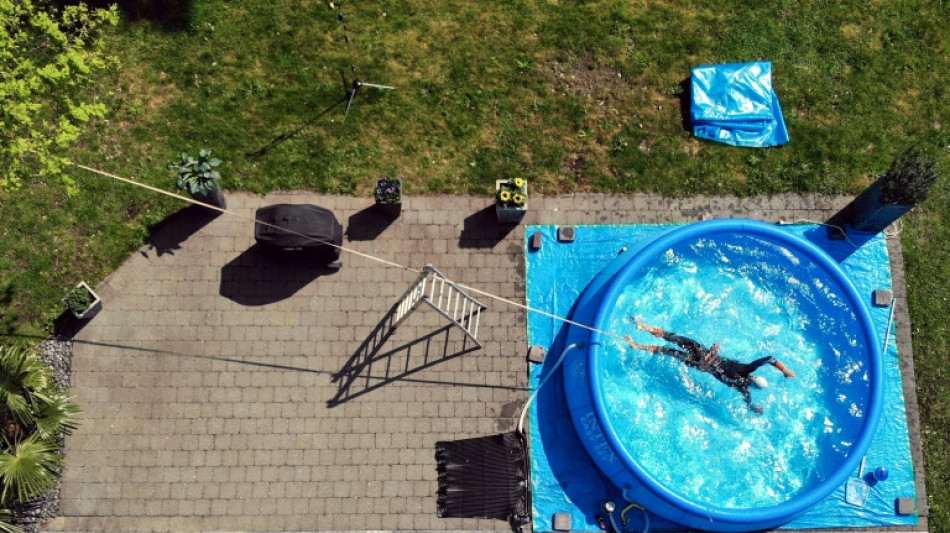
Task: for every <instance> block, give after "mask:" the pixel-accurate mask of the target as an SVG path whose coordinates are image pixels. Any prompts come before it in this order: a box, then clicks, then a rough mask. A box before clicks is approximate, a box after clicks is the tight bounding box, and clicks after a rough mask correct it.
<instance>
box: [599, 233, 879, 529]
mask: <svg viewBox="0 0 950 533" xmlns="http://www.w3.org/2000/svg"><path fill="white" fill-rule="evenodd" d="M726 232H733V233H735V232H738V233H743V234H751V235H755V236H759V237H762V238H765V240H767V241H769V242H773V243H777V244H779V245H783V246H786V247H787V248H790V249H792V250H793V251H796V252H800V253H802V254H804V255H807V256H808V259H810V260H812V261H813V262H814V263H816V264H817V265H818V266H819V267H820V268H821V269H822V270H823V271H824V272H826V273H827V274H828V276H829V277H830V278H832V280H833V281H834V282H836V283H837V284H838V286H839V287H840V288H841V290H842V291H843V292H844V294H842V295H840V296H841V297H842V299H844V300H846V301H847V303H848V304H849V305H850V307H851V309H852V311H853V312H854V313H855V315H856V318H857V322H858V324H859V328H860V330H859V329H858V328H855V331H861V332H862V333H863V334H864V338H865V340H866V341H867V342H866V344H867V348H868V353H869V357H868V361H867V363H868V367H867V372H868V375H869V376H870V383H869V392H868V402H867V409H866V411H865V417H864V424H863V427H861V428H860V430H859V433H858V436H857V439H856V440H855V442H854V444H853V445H852V448H851V453H849V455H848V457H847V458H846V459H845V460H844V462H842V463H841V464H839V465H838V467H837V468H836V469H834V470H833V472H832V474H831V475H830V476H829V477H828V478H826V479H825V480H824V481H822V482H820V483H818V484H816V485H814V486H812V487H810V488H808V489H806V490H804V491H802V492H798V493H796V494H795V495H794V496H793V497H792V498H791V499H789V500H787V501H785V502H782V503H779V504H775V505H770V506H765V507H752V508H729V507H721V506H717V505H713V504H708V503H701V502H697V501H694V500H692V499H688V498H686V497H684V496H683V495H681V494H677V493H675V492H673V491H672V490H670V489H669V488H667V487H666V486H665V485H664V484H662V483H660V482H658V481H656V479H654V477H653V475H652V474H650V472H649V471H648V470H647V469H645V468H643V467H642V466H641V465H640V464H639V463H638V462H637V461H636V460H634V459H633V458H632V457H630V454H629V453H627V451H626V448H625V447H624V445H623V444H622V442H621V441H620V439H619V438H618V436H617V433H616V431H615V430H614V428H613V424H612V423H611V422H610V420H609V418H608V415H607V411H606V408H605V402H604V391H603V390H602V388H601V386H600V380H599V376H600V375H601V371H602V366H601V362H602V360H603V359H604V358H603V357H601V354H602V353H603V351H604V347H605V346H607V345H608V344H609V343H608V342H607V341H608V339H606V338H605V337H606V335H605V334H604V333H602V332H604V331H607V330H608V324H607V321H608V320H609V318H610V316H611V315H612V313H613V305H612V304H613V303H615V302H616V301H617V300H618V298H619V296H620V293H621V292H622V291H623V289H624V288H625V287H626V286H627V285H628V282H629V281H630V278H631V277H632V276H634V275H635V274H637V273H639V271H640V270H641V269H642V268H643V267H644V266H645V265H646V263H647V262H648V261H650V260H652V259H654V258H655V257H657V256H658V255H659V254H660V253H662V252H664V251H666V250H667V249H669V248H671V247H672V246H673V245H676V244H679V243H682V242H684V241H693V240H695V239H696V238H698V237H710V236H713V235H715V234H721V233H726ZM796 255H798V256H799V257H801V255H800V254H799V253H796ZM592 326H593V330H592V331H591V332H590V337H589V341H590V344H589V349H588V353H587V364H588V368H589V369H590V372H588V374H587V380H588V386H589V389H590V400H591V402H592V407H593V409H592V411H593V412H594V414H595V416H596V417H597V420H598V423H599V424H600V428H601V431H602V433H603V435H604V437H605V438H606V439H607V441H608V443H609V445H610V447H611V448H612V449H613V451H614V455H615V456H616V457H617V458H618V459H619V460H620V461H621V463H622V464H623V466H624V468H625V469H626V470H627V472H628V473H630V474H632V476H633V477H634V478H636V479H637V481H638V482H640V483H642V484H643V485H644V486H645V488H646V489H647V490H648V491H649V492H651V493H652V494H653V495H654V496H656V497H657V498H659V499H661V500H663V501H664V503H665V504H667V505H669V506H671V507H674V508H676V509H678V510H681V511H683V512H685V513H688V514H690V515H693V516H702V517H705V518H708V519H710V520H712V521H717V522H721V523H726V524H780V523H783V522H785V521H789V520H791V519H792V518H794V517H795V516H797V515H798V514H801V513H802V512H804V511H806V510H807V509H809V508H811V507H812V506H814V505H815V504H817V503H818V502H819V501H821V500H822V499H824V498H826V497H827V496H828V495H829V494H831V493H832V492H833V491H834V490H836V489H837V488H838V487H840V486H841V485H843V484H844V483H845V482H846V481H847V480H848V478H850V477H851V475H852V473H853V472H854V471H855V470H856V469H857V468H858V464H859V462H860V461H861V458H862V457H863V456H864V454H865V453H867V449H868V448H869V447H870V445H871V441H872V440H873V438H874V435H875V433H876V431H877V426H878V422H879V419H880V414H881V410H882V408H883V396H884V389H883V387H884V383H883V361H882V355H881V346H880V342H879V340H878V337H877V333H876V331H875V330H874V326H873V321H872V320H871V316H870V313H869V311H868V309H867V306H866V304H865V303H864V300H863V299H862V298H861V297H860V295H859V294H858V292H857V289H855V287H854V284H853V283H852V282H851V280H850V279H848V277H847V275H846V274H844V272H843V271H842V270H841V267H840V266H839V265H838V264H837V262H835V261H834V260H833V259H832V258H831V257H830V256H829V255H828V254H827V253H826V252H825V251H823V250H821V249H820V248H819V247H817V246H816V245H815V244H813V243H811V242H809V241H807V240H806V239H804V238H801V237H799V236H797V235H794V234H791V233H789V232H787V231H783V230H782V229H780V228H779V227H776V226H774V225H771V224H768V223H764V222H758V221H752V220H745V219H724V220H713V221H706V222H698V223H694V224H689V225H687V226H683V227H679V228H674V229H671V230H668V231H666V232H664V233H662V234H660V235H659V236H657V237H654V238H653V240H651V241H650V242H648V243H646V244H645V245H643V246H642V247H641V248H639V249H638V250H636V251H635V253H634V255H633V256H632V257H631V258H630V259H629V260H628V261H627V263H626V264H624V265H623V266H622V267H621V268H620V269H619V270H618V271H617V272H616V274H614V276H613V277H612V278H611V279H610V280H609V281H608V282H607V286H606V289H605V292H604V293H603V294H602V296H601V299H600V302H599V307H598V309H597V313H596V315H595V319H594V322H593V324H592ZM686 525H689V524H686Z"/></svg>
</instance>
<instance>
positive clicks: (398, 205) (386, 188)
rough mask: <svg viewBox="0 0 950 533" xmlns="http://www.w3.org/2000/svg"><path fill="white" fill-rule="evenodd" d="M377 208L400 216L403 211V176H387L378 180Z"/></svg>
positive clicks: (375, 194)
mask: <svg viewBox="0 0 950 533" xmlns="http://www.w3.org/2000/svg"><path fill="white" fill-rule="evenodd" d="M374 196H375V197H376V209H377V210H379V211H380V212H382V213H384V214H386V215H388V216H391V217H398V216H399V213H400V212H401V211H402V178H387V177H385V176H383V177H381V178H379V179H378V180H376V190H375V193H374Z"/></svg>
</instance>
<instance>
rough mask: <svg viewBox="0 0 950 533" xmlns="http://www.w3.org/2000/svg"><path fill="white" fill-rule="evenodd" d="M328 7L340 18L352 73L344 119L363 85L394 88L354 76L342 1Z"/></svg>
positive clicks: (375, 87)
mask: <svg viewBox="0 0 950 533" xmlns="http://www.w3.org/2000/svg"><path fill="white" fill-rule="evenodd" d="M330 9H333V10H336V11H337V18H339V19H340V23H341V24H342V25H343V40H344V41H345V42H346V48H347V52H349V56H350V72H351V73H352V74H353V81H352V83H350V84H349V86H350V88H349V89H348V90H347V94H348V96H349V100H348V101H347V102H346V110H345V111H343V120H344V121H345V120H346V116H347V115H349V114H350V107H351V106H352V105H353V100H354V99H356V95H358V94H359V93H360V89H362V88H363V87H372V88H374V89H390V90H391V89H395V87H392V86H390V85H380V84H378V83H369V82H365V81H362V80H360V79H359V78H357V77H356V64H355V63H354V62H353V50H352V48H351V47H350V35H349V28H348V27H347V25H346V17H345V16H344V15H343V2H330ZM343 83H344V86H346V85H347V83H346V76H344V77H343Z"/></svg>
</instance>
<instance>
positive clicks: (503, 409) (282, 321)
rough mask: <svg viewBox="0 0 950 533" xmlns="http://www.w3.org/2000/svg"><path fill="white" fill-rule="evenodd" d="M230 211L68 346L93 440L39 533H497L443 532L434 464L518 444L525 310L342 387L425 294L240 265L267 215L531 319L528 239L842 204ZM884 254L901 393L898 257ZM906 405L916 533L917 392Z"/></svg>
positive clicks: (552, 202) (400, 278)
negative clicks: (388, 217) (447, 443)
mask: <svg viewBox="0 0 950 533" xmlns="http://www.w3.org/2000/svg"><path fill="white" fill-rule="evenodd" d="M228 201H229V204H230V205H229V208H230V209H231V211H233V212H234V213H236V214H237V215H239V216H230V215H221V216H218V217H216V218H210V217H207V216H205V215H203V214H202V213H201V212H200V211H199V210H198V209H197V208H188V209H185V210H184V211H182V212H180V213H178V214H177V215H175V216H173V217H172V218H171V219H170V220H168V221H167V222H166V223H165V224H164V225H163V226H162V227H161V228H160V229H158V230H157V231H156V232H155V234H154V236H153V238H152V242H151V244H150V245H149V246H146V247H144V248H143V249H142V250H141V251H140V252H139V253H136V254H135V255H134V256H133V257H132V258H130V259H129V261H127V262H126V263H125V264H124V265H123V266H122V267H120V268H119V269H118V270H117V271H116V272H115V273H114V274H113V275H112V276H110V277H109V279H107V280H106V281H105V282H103V283H102V284H100V286H99V287H98V292H99V293H100V295H101V296H102V297H103V300H104V304H105V306H104V309H103V310H102V311H101V312H100V313H99V315H98V316H96V317H95V318H94V319H93V320H92V321H91V322H90V323H88V324H87V325H86V326H85V327H84V328H83V329H82V330H81V331H80V332H79V333H78V335H77V337H76V342H75V344H74V348H73V359H72V387H73V388H72V392H73V394H74V395H75V396H76V399H77V401H78V403H79V404H80V405H81V406H82V407H83V410H84V413H85V414H84V418H85V422H84V424H83V425H82V427H81V428H80V429H79V431H78V432H77V433H76V434H75V435H74V436H72V437H70V438H69V439H68V440H67V443H66V444H67V453H68V456H67V464H68V469H67V471H66V473H65V476H64V482H63V491H62V498H63V499H62V509H61V515H62V516H61V517H60V518H57V519H55V520H53V521H51V522H50V523H48V524H47V529H48V530H51V531H132V530H134V531H307V530H310V531H316V530H499V531H508V530H509V529H508V526H507V524H506V523H504V522H498V521H490V520H474V519H440V518H438V517H437V516H436V498H435V493H436V490H437V481H436V465H435V459H434V445H435V443H436V441H439V440H452V439H460V438H467V437H476V436H485V435H489V434H493V433H498V432H503V431H509V430H512V429H513V428H514V426H515V425H516V423H517V417H518V415H519V414H520V408H521V406H522V404H523V402H524V401H525V400H526V398H527V396H528V391H527V390H526V385H527V376H526V360H525V354H526V351H527V346H526V344H525V343H526V340H525V339H526V332H525V315H524V311H522V310H520V309H518V308H516V307H513V306H510V305H507V304H503V303H501V302H498V301H493V300H490V299H487V298H480V299H481V300H482V301H483V303H484V304H486V305H487V306H488V311H487V312H486V313H485V314H484V315H483V319H482V322H481V326H480V330H479V339H480V340H482V341H483V342H484V344H485V346H484V348H483V349H481V350H477V351H472V350H471V349H472V347H473V346H472V343H471V342H469V341H466V340H465V339H464V337H463V336H462V335H461V334H460V333H459V332H458V331H456V330H453V329H446V328H444V327H443V326H444V325H445V322H444V319H441V318H440V317H439V316H438V315H437V314H436V313H435V312H434V311H431V310H428V309H426V308H420V309H419V310H418V311H416V312H415V313H414V314H412V315H411V317H410V318H409V320H408V321H407V322H406V323H405V324H404V325H402V326H400V327H399V328H398V329H397V330H396V333H395V335H394V336H393V337H392V338H391V339H389V340H388V341H387V344H386V345H385V346H383V347H382V348H383V349H382V350H381V351H380V356H379V357H378V358H377V359H375V360H373V362H372V363H371V364H366V365H359V364H357V365H356V366H355V370H354V371H351V372H346V373H343V374H342V375H340V374H339V373H340V371H341V370H343V369H344V368H354V367H353V363H354V362H357V363H358V362H359V361H357V360H355V359H354V358H356V357H359V356H360V354H363V353H365V351H366V345H365V344H364V343H366V342H370V343H371V342H372V339H371V338H370V336H371V333H372V332H373V329H374V328H375V327H376V326H377V325H378V324H379V323H380V321H381V320H382V318H383V316H384V314H385V313H386V312H387V311H388V310H389V309H390V308H391V306H392V305H393V304H394V303H396V301H397V299H398V298H399V296H400V295H401V294H402V293H403V291H405V290H406V288H407V287H408V285H409V284H410V283H411V282H412V281H413V280H414V279H415V278H416V276H417V274H416V273H415V272H412V271H410V270H405V269H400V268H396V267H391V266H385V265H383V264H381V263H377V262H374V261H371V260H369V259H366V258H364V257H360V256H356V255H352V254H344V257H343V262H344V266H343V268H342V269H341V270H340V271H339V272H335V273H334V272H329V271H319V270H315V269H313V268H310V267H307V266H306V265H303V264H294V263H290V264H277V263H273V262H271V261H269V260H267V259H266V258H265V257H263V256H262V255H261V254H260V253H259V252H258V251H257V250H256V249H254V248H253V247H252V245H253V244H254V239H253V223H252V222H251V221H250V219H251V217H252V216H253V214H254V211H255V210H256V209H257V208H258V207H261V206H264V205H270V204H273V203H314V204H317V205H321V206H324V207H327V208H329V209H331V210H333V211H334V213H336V215H337V218H338V219H340V221H341V222H342V223H343V225H344V227H346V228H347V236H346V238H345V239H344V246H346V247H349V248H352V249H353V250H356V251H360V252H364V253H367V254H372V255H374V256H379V257H383V258H386V259H388V260H390V261H393V262H395V263H398V264H400V265H407V266H409V267H412V268H414V269H421V268H422V267H423V266H424V265H425V264H427V263H431V264H433V265H435V266H436V267H437V268H439V269H440V270H441V271H442V272H444V273H445V274H446V275H447V276H448V277H449V278H451V279H453V280H456V281H458V282H461V283H464V284H467V285H471V286H474V287H477V288H479V289H481V290H484V291H487V292H489V293H492V294H496V295H499V296H503V297H505V298H509V299H512V300H515V301H518V302H523V301H524V260H523V251H522V250H523V241H524V226H525V225H527V224H618V223H659V222H690V221H698V220H706V219H711V218H722V217H737V216H742V217H747V218H754V219H760V220H766V221H771V222H775V221H778V220H786V221H792V220H798V219H808V220H817V221H823V220H826V219H828V218H829V217H830V216H831V215H832V214H833V213H835V212H836V211H837V210H838V209H840V208H841V207H842V206H844V205H845V204H846V203H847V201H848V198H840V197H819V196H800V195H780V196H774V197H760V198H748V199H738V198H732V197H694V198H686V199H669V198H662V197H657V196H650V195H631V196H621V195H604V194H576V195H571V196H560V197H540V196H538V195H535V196H532V198H531V211H530V212H529V213H528V215H527V216H526V218H525V220H524V222H523V224H522V225H520V226H517V227H515V228H514V229H513V230H511V231H507V232H506V231H503V230H502V229H500V228H499V227H498V226H497V224H496V223H495V219H494V210H493V206H492V204H491V201H490V199H487V198H470V197H456V196H453V197H408V198H406V199H405V203H404V205H403V213H402V215H401V216H400V217H399V218H398V219H396V220H395V221H394V222H392V223H391V224H387V223H386V222H385V221H384V220H382V219H379V218H378V217H377V216H376V215H375V214H374V212H373V211H372V209H370V206H371V200H369V199H366V198H351V197H340V196H325V195H314V194H274V195H270V196H268V197H266V198H260V197H257V196H252V195H247V194H231V195H229V198H228ZM889 247H890V251H891V261H892V271H893V274H894V281H895V296H896V297H898V298H899V300H898V309H897V311H898V312H897V315H896V316H897V325H898V342H899V349H900V352H901V356H902V360H903V367H904V369H905V372H906V375H908V376H911V378H912V372H913V364H912V359H911V347H910V335H909V332H910V328H909V319H908V316H907V312H906V308H905V301H906V300H904V280H903V266H902V261H901V255H900V249H899V242H898V241H897V240H896V239H889ZM348 362H349V363H350V364H349V366H348ZM905 398H906V400H907V405H908V416H909V418H910V426H911V427H910V431H911V438H912V449H913V451H914V454H915V464H916V465H918V467H917V468H916V471H917V476H918V496H919V509H920V510H921V513H922V515H923V516H922V523H921V527H920V530H922V531H924V530H926V529H927V528H926V525H927V522H926V505H925V504H926V501H925V499H924V494H925V492H924V488H923V481H922V476H923V472H922V467H921V466H920V465H922V464H923V463H922V459H921V456H920V439H919V430H918V427H919V425H918V423H917V422H918V421H917V409H916V393H915V390H914V388H913V382H912V380H905Z"/></svg>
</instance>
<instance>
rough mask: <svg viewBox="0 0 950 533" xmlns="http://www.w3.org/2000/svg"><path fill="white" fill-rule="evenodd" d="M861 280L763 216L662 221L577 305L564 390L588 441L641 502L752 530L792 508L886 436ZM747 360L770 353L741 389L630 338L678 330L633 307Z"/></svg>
mask: <svg viewBox="0 0 950 533" xmlns="http://www.w3.org/2000/svg"><path fill="white" fill-rule="evenodd" d="M863 300H864V299H863V298H862V297H860V296H859V295H858V294H857V293H856V291H855V289H854V287H853V285H852V284H851V282H850V281H849V280H848V279H847V278H846V277H845V276H844V274H843V273H842V272H841V270H840V268H839V267H838V265H837V263H835V262H834V261H833V260H832V259H831V258H830V257H828V256H827V255H826V254H825V253H824V252H823V251H821V250H819V249H818V248H817V247H815V246H814V245H812V244H811V243H810V242H808V241H805V240H802V239H800V238H798V237H796V236H794V235H791V234H789V233H786V232H784V231H781V230H780V229H778V228H776V227H774V226H772V225H769V224H764V223H760V222H753V221H746V220H717V221H711V222H703V223H698V224H693V225H690V226H685V227H680V228H676V229H673V230H669V231H666V232H663V233H661V234H659V235H658V236H656V237H655V238H653V239H652V240H648V242H645V243H643V244H641V245H640V246H639V247H638V248H637V249H633V250H627V251H625V252H624V253H622V254H621V255H620V256H618V258H617V259H616V260H614V261H613V262H612V263H611V264H610V265H608V266H607V267H606V268H605V269H604V270H603V271H602V272H601V273H600V274H598V275H597V276H596V277H595V278H594V280H593V281H592V282H591V283H590V285H589V286H588V287H587V289H585V291H584V293H583V295H582V296H581V298H580V299H579V300H578V303H577V306H576V307H575V310H574V314H573V316H572V319H573V321H575V322H577V323H580V324H591V325H592V326H593V330H590V329H587V328H583V327H579V326H576V325H575V326H572V327H571V329H570V331H569V333H568V337H567V342H566V344H567V345H568V346H572V345H573V346H576V347H577V348H581V349H571V350H569V351H568V352H566V353H567V355H566V358H565V360H564V364H565V367H564V379H565V387H564V388H565V391H566V395H567V402H568V406H569V409H570V411H571V416H572V418H573V421H574V425H575V427H576V429H577V432H578V434H579V435H580V438H581V441H582V442H583V443H584V446H585V447H586V449H587V451H588V452H589V454H590V455H591V457H592V458H593V459H594V461H595V463H596V464H597V466H598V467H599V468H600V470H601V471H602V473H603V474H604V476H605V477H607V478H609V479H610V480H611V481H612V482H613V484H615V485H616V486H617V487H619V488H620V489H622V490H623V491H624V495H625V497H627V498H628V499H629V500H630V501H632V502H637V503H639V504H642V505H644V506H645V507H646V508H647V509H649V510H651V511H652V512H654V513H656V514H658V515H660V516H662V517H664V518H666V519H668V520H671V521H673V522H676V523H679V524H682V525H684V526H688V527H692V528H697V529H705V530H712V531H752V530H758V529H764V528H769V527H775V526H778V525H781V524H784V523H786V522H788V521H790V520H791V519H792V518H794V517H795V516H796V515H798V514H800V513H802V512H803V511H805V510H807V509H808V508H810V507H812V506H813V505H814V504H815V503H817V502H818V501H820V500H822V499H823V498H825V497H826V496H827V495H828V494H830V493H831V492H832V491H834V490H835V489H836V488H838V487H839V486H841V485H842V484H843V483H844V482H845V481H846V480H847V479H848V476H849V475H851V473H852V472H854V471H855V470H856V469H857V467H858V463H859V462H860V460H861V457H862V456H863V455H864V453H865V452H866V450H867V448H868V446H869V445H870V441H871V439H872V437H873V436H874V430H875V428H876V425H877V420H878V418H879V413H880V409H881V400H882V396H883V390H882V371H881V368H882V367H881V355H880V345H879V342H878V340H877V336H876V335H875V333H874V330H873V326H872V323H871V320H870V316H869V315H868V311H867V309H866V308H865V304H864V303H863ZM632 315H638V316H639V317H640V318H641V319H642V320H643V321H644V322H646V323H649V324H651V325H655V326H659V327H660V328H662V329H664V330H668V331H673V332H675V333H678V334H681V335H686V336H689V337H691V338H694V339H696V340H697V341H699V342H701V343H703V344H705V345H707V346H708V345H711V344H713V343H720V344H721V347H722V355H723V356H724V357H728V358H733V359H736V360H739V361H742V362H749V361H751V360H753V359H757V358H759V357H763V356H773V357H775V358H776V359H778V360H780V361H782V362H783V363H785V365H786V366H788V367H789V368H791V369H792V370H794V371H795V373H796V377H794V378H792V379H785V378H784V377H783V375H782V373H781V372H779V371H778V370H776V369H775V368H773V367H771V366H768V365H766V366H764V367H762V368H761V369H759V370H758V371H756V373H755V374H756V375H758V376H762V377H764V378H766V379H767V381H768V382H769V384H770V385H769V386H768V387H767V388H765V389H762V390H753V392H752V400H753V402H754V403H755V404H756V405H757V406H761V407H762V408H763V411H764V412H763V413H762V414H757V413H755V412H754V411H752V410H751V409H749V407H748V406H747V405H746V403H745V402H744V401H743V398H742V395H741V394H739V393H738V392H737V391H736V390H734V389H732V388H729V387H727V386H725V385H723V384H722V383H720V382H718V381H716V380H715V378H713V377H712V376H711V375H710V374H708V373H705V372H701V371H698V370H696V369H692V368H688V367H687V366H686V365H684V364H683V363H682V362H681V361H679V360H677V359H675V358H672V357H668V356H666V355H652V354H650V353H649V352H646V351H640V350H634V349H632V348H630V347H629V346H627V345H626V344H625V343H624V342H623V340H622V339H621V338H620V337H621V336H622V335H624V334H628V333H629V334H632V335H633V336H634V338H635V340H636V341H637V342H639V343H641V344H657V345H668V343H666V342H664V341H663V340H661V339H657V338H654V337H652V336H650V335H649V334H647V333H645V332H642V331H635V328H634V324H633V323H632V321H631V320H630V317H631V316H632Z"/></svg>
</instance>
